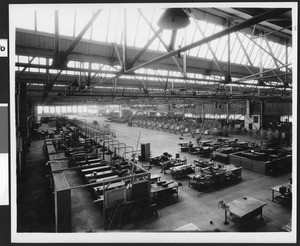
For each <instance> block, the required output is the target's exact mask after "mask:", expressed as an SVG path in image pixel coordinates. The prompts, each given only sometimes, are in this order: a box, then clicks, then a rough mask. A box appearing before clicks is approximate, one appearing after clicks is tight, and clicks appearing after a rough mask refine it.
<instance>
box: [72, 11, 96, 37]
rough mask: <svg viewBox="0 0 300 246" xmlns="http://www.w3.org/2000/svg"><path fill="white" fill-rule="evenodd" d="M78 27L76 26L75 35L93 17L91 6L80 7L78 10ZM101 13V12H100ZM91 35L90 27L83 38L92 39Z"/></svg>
mask: <svg viewBox="0 0 300 246" xmlns="http://www.w3.org/2000/svg"><path fill="white" fill-rule="evenodd" d="M76 15H77V18H76V28H75V36H77V35H78V34H79V33H80V32H81V31H82V29H83V28H84V27H85V25H86V24H87V23H88V21H89V20H90V19H91V18H92V16H93V12H92V10H91V9H90V8H78V9H77V10H76ZM100 15H101V13H100ZM69 28H70V27H69ZM90 35H91V28H89V29H88V30H87V31H86V33H85V34H84V36H83V39H90Z"/></svg>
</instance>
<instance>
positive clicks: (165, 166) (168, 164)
mask: <svg viewBox="0 0 300 246" xmlns="http://www.w3.org/2000/svg"><path fill="white" fill-rule="evenodd" d="M186 162H187V160H186V159H172V160H169V161H164V162H160V163H159V164H160V165H161V171H160V172H161V173H164V174H166V170H168V169H170V168H171V167H175V166H180V165H185V164H186Z"/></svg>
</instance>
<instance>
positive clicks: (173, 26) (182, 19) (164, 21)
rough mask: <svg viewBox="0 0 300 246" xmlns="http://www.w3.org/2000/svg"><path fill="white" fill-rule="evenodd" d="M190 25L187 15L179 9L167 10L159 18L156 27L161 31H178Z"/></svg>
mask: <svg viewBox="0 0 300 246" xmlns="http://www.w3.org/2000/svg"><path fill="white" fill-rule="evenodd" d="M189 24H190V19H189V17H188V15H187V14H186V13H185V12H184V11H183V9H181V8H171V9H167V10H166V11H165V12H164V13H163V14H162V16H161V17H160V18H159V20H158V22H157V25H158V26H159V27H160V28H162V29H168V30H178V29H181V28H184V27H187V26H188V25H189Z"/></svg>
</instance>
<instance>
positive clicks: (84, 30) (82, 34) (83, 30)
mask: <svg viewBox="0 0 300 246" xmlns="http://www.w3.org/2000/svg"><path fill="white" fill-rule="evenodd" d="M101 11H102V10H101V9H98V10H97V11H96V13H95V14H94V15H93V16H92V18H91V19H90V20H89V21H88V23H87V24H86V25H85V26H84V28H83V29H82V30H81V32H80V33H79V34H78V35H77V37H76V38H75V39H74V40H73V42H72V43H71V44H70V46H69V47H68V49H67V50H66V51H65V52H64V53H63V54H62V56H61V58H60V64H64V63H65V61H66V59H67V58H68V56H69V55H70V53H71V52H72V51H73V49H74V48H75V46H76V45H77V44H78V43H79V41H80V40H81V39H82V37H83V36H84V34H85V33H86V32H87V30H88V29H89V28H90V27H91V25H92V24H93V22H94V20H95V19H96V18H97V17H98V15H99V14H100V13H101Z"/></svg>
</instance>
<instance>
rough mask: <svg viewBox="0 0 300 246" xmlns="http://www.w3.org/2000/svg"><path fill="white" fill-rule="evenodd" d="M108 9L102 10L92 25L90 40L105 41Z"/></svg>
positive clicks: (108, 22)
mask: <svg viewBox="0 0 300 246" xmlns="http://www.w3.org/2000/svg"><path fill="white" fill-rule="evenodd" d="M109 15H110V9H103V10H102V11H101V13H100V14H99V16H98V17H97V18H96V19H95V21H94V23H93V33H92V40H96V41H102V42H105V41H106V37H107V32H108V29H110V19H109Z"/></svg>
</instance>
